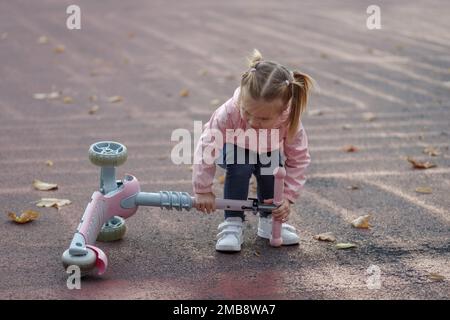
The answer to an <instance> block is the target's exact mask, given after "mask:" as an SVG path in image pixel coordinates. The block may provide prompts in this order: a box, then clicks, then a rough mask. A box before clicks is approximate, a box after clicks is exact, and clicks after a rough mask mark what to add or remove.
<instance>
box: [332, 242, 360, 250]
mask: <svg viewBox="0 0 450 320" xmlns="http://www.w3.org/2000/svg"><path fill="white" fill-rule="evenodd" d="M350 248H356V245H355V244H353V243H337V244H336V249H350Z"/></svg>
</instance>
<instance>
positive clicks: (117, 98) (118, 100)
mask: <svg viewBox="0 0 450 320" xmlns="http://www.w3.org/2000/svg"><path fill="white" fill-rule="evenodd" d="M121 101H123V98H122V97H121V96H112V97H109V102H111V103H116V102H121Z"/></svg>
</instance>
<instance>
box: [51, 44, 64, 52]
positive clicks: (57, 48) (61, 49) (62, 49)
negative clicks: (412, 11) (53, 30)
mask: <svg viewBox="0 0 450 320" xmlns="http://www.w3.org/2000/svg"><path fill="white" fill-rule="evenodd" d="M53 51H54V52H55V53H63V52H64V51H66V47H64V46H63V45H62V44H60V45H57V46H56V47H55V48H54V49H53Z"/></svg>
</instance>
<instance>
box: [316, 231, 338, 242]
mask: <svg viewBox="0 0 450 320" xmlns="http://www.w3.org/2000/svg"><path fill="white" fill-rule="evenodd" d="M313 238H314V239H315V240H319V241H328V242H335V241H336V237H335V236H334V234H333V233H332V232H325V233H320V234H317V235H315V236H314V237H313Z"/></svg>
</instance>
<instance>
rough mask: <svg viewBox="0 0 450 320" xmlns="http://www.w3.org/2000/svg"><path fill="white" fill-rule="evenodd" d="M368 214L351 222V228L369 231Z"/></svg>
mask: <svg viewBox="0 0 450 320" xmlns="http://www.w3.org/2000/svg"><path fill="white" fill-rule="evenodd" d="M369 220H370V214H366V215H364V216H361V217H358V218H356V219H355V220H353V221H352V222H351V224H352V226H353V227H355V228H359V229H369V227H370V225H369Z"/></svg>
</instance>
